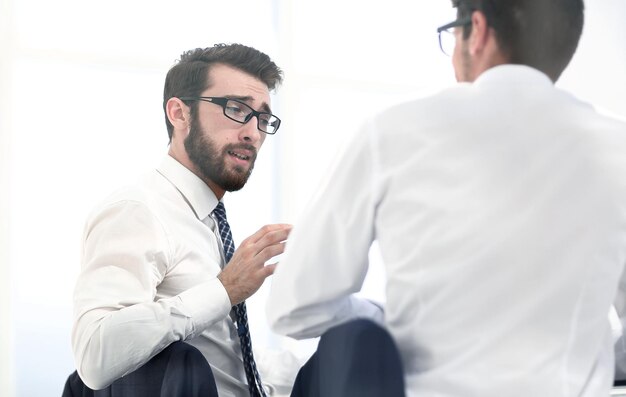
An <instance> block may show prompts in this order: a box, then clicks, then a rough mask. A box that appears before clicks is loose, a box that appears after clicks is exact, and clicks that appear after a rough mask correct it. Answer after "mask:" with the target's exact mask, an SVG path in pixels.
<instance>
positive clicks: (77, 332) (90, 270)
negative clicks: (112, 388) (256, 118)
mask: <svg viewBox="0 0 626 397" xmlns="http://www.w3.org/2000/svg"><path fill="white" fill-rule="evenodd" d="M172 256H173V253H172V248H171V247H170V244H169V242H168V239H167V233H166V232H165V230H164V228H163V227H162V225H161V224H160V222H159V221H158V219H157V217H156V216H155V215H153V214H152V213H151V211H150V210H149V209H148V208H147V206H146V205H145V204H142V203H139V202H135V201H121V202H117V203H114V204H111V205H108V206H106V207H103V208H101V209H100V210H98V211H96V212H95V213H94V215H93V216H92V217H90V219H89V220H88V222H87V225H86V227H85V234H84V242H83V253H82V270H81V274H80V276H79V278H78V281H77V284H76V288H75V291H74V325H73V332H72V347H73V352H74V358H75V362H76V367H77V371H78V373H79V375H80V377H81V379H82V380H83V382H84V383H85V384H86V385H87V386H89V387H90V388H92V389H102V388H104V387H107V386H108V385H109V384H111V383H112V382H113V381H115V380H116V379H118V378H120V377H121V376H123V375H125V374H127V373H130V372H132V371H134V370H135V369H137V368H139V367H140V366H142V365H143V364H145V363H146V362H147V361H148V360H150V359H151V358H152V357H153V356H155V355H156V354H158V353H159V352H160V351H162V350H163V349H164V348H165V347H167V346H168V345H169V344H171V343H172V342H174V341H177V340H185V339H188V338H191V337H194V336H196V335H197V334H199V333H201V332H202V331H203V330H204V329H205V328H206V327H207V326H209V325H211V324H212V323H214V322H215V321H218V320H221V319H223V318H224V317H225V316H227V315H228V313H229V311H230V301H229V300H228V295H227V293H226V291H225V290H224V287H223V286H222V284H221V282H220V281H219V280H218V279H217V278H215V279H211V280H209V281H206V282H203V283H201V284H199V285H197V286H194V287H193V288H191V289H188V290H186V291H184V292H183V293H181V294H180V295H177V296H174V297H171V298H167V299H160V300H156V301H155V297H156V293H157V286H158V285H159V283H160V282H161V281H162V280H163V278H164V276H165V274H166V272H167V271H168V264H169V263H170V262H171V260H172Z"/></svg>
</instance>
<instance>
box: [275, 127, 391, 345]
mask: <svg viewBox="0 0 626 397" xmlns="http://www.w3.org/2000/svg"><path fill="white" fill-rule="evenodd" d="M374 138H375V135H374V132H373V128H372V127H371V126H369V127H367V126H366V127H365V128H363V129H362V130H361V131H360V132H359V133H358V134H357V135H356V136H355V137H354V139H352V140H351V141H350V142H349V143H348V145H347V147H346V148H345V151H344V152H343V154H342V155H341V156H340V157H339V158H338V161H337V162H336V165H335V166H334V167H333V170H332V172H331V173H330V174H329V176H328V179H327V181H326V182H325V183H324V184H323V186H322V187H321V189H319V191H318V194H317V195H316V197H314V198H313V199H312V202H311V203H310V204H309V206H308V207H307V209H306V210H305V211H304V213H303V215H302V216H301V218H300V219H299V220H298V222H296V224H295V226H294V228H293V230H292V233H291V235H290V237H289V240H288V242H287V247H286V250H285V253H284V255H283V257H282V259H281V261H280V263H279V265H278V267H277V269H276V272H275V273H274V276H273V278H272V286H271V290H270V294H269V297H268V302H267V308H266V311H267V317H268V321H269V323H270V326H271V327H272V329H273V330H274V331H276V332H277V333H279V334H283V335H287V336H291V337H293V338H297V339H300V338H312V337H317V336H320V335H321V334H322V333H324V332H325V331H326V330H327V329H329V328H331V327H333V326H336V325H338V324H341V323H343V322H346V321H349V320H351V319H354V318H359V317H366V318H370V319H373V320H375V321H379V322H382V320H383V313H382V310H381V308H380V307H379V306H378V305H376V304H374V303H372V302H370V301H369V300H366V299H363V298H361V297H358V296H356V295H354V294H355V293H356V292H358V291H359V290H360V289H361V287H362V285H363V281H364V279H365V275H366V273H367V269H368V252H369V247H370V246H371V244H372V241H373V238H374V221H375V213H376V205H377V202H378V197H379V196H380V192H381V187H380V186H379V183H378V182H377V180H378V158H377V155H376V150H375V147H376V144H375V139H374Z"/></svg>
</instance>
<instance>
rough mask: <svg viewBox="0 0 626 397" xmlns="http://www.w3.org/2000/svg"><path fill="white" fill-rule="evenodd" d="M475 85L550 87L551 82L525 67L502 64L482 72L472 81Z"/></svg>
mask: <svg viewBox="0 0 626 397" xmlns="http://www.w3.org/2000/svg"><path fill="white" fill-rule="evenodd" d="M474 84H475V85H478V86H482V85H493V84H496V85H500V84H505V85H510V84H519V85H545V86H552V85H553V83H552V80H550V78H549V77H548V76H547V75H546V74H544V73H543V72H541V71H539V70H537V69H535V68H531V67H530V66H526V65H513V64H504V65H498V66H494V67H492V68H490V69H488V70H486V71H484V72H483V73H482V74H481V75H480V76H478V78H477V79H476V80H475V81H474Z"/></svg>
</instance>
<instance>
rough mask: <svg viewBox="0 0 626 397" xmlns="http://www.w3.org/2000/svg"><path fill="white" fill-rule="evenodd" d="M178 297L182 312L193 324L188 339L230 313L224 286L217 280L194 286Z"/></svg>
mask: <svg viewBox="0 0 626 397" xmlns="http://www.w3.org/2000/svg"><path fill="white" fill-rule="evenodd" d="M179 297H180V300H181V302H182V310H183V311H184V312H185V313H187V314H188V315H189V316H190V317H191V321H192V324H193V330H192V335H190V337H195V336H197V335H199V334H200V333H202V331H204V330H205V329H206V328H207V327H209V326H210V325H212V324H213V323H215V322H217V321H220V320H223V319H224V318H225V317H226V316H228V314H229V313H230V309H231V304H230V298H229V297H228V293H227V292H226V289H225V288H224V285H223V284H222V282H221V281H220V280H219V279H217V278H215V279H213V280H210V281H206V282H204V283H202V284H199V285H196V286H195V287H193V288H190V289H188V290H187V291H185V292H183V293H181V294H180V295H179Z"/></svg>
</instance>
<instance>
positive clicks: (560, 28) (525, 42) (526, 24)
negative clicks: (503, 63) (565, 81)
mask: <svg viewBox="0 0 626 397" xmlns="http://www.w3.org/2000/svg"><path fill="white" fill-rule="evenodd" d="M452 4H453V6H454V7H456V8H457V16H458V18H464V17H467V16H469V15H471V13H472V12H473V11H476V10H478V11H482V12H483V13H484V14H485V16H486V18H487V23H488V25H489V27H491V28H493V29H494V31H495V35H496V40H497V43H498V46H499V48H500V50H501V51H502V53H503V55H504V56H505V57H506V58H507V61H508V62H509V63H512V64H521V65H527V66H530V67H533V68H535V69H538V70H541V71H542V72H544V73H545V74H547V75H548V76H549V77H550V78H551V79H552V80H553V81H556V80H557V79H558V78H559V76H560V75H561V73H563V70H565V68H566V67H567V65H568V64H569V62H570V60H571V59H572V57H573V55H574V52H576V48H577V47H578V42H579V40H580V35H581V34H582V30H583V24H584V8H585V7H584V4H583V0H452ZM471 29H472V27H471V25H469V26H466V27H465V29H464V33H463V35H464V36H463V37H464V38H465V39H467V37H469V34H470V32H471Z"/></svg>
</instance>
